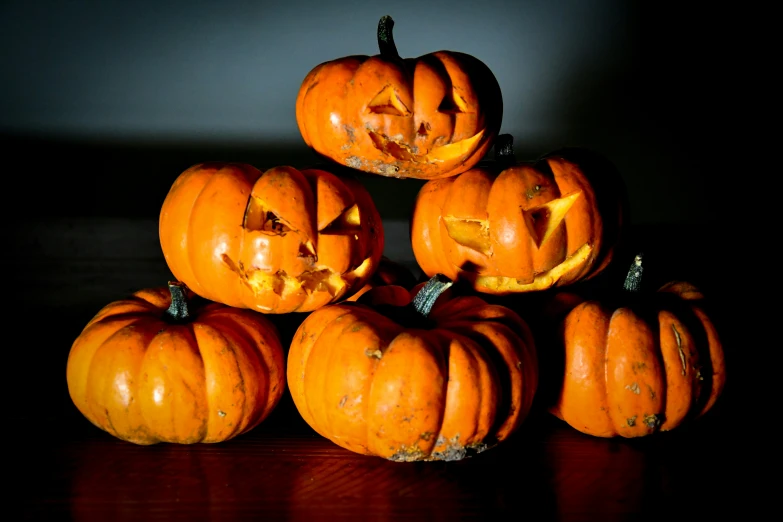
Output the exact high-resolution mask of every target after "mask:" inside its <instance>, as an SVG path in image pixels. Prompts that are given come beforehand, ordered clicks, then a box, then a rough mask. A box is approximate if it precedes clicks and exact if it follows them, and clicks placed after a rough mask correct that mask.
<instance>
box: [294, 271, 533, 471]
mask: <svg viewBox="0 0 783 522" xmlns="http://www.w3.org/2000/svg"><path fill="white" fill-rule="evenodd" d="M450 285H451V282H450V281H448V279H446V278H443V277H442V276H440V275H438V276H436V277H433V278H432V279H431V280H430V281H429V282H428V283H427V284H426V285H424V287H422V288H421V289H420V291H418V292H417V293H416V294H415V296H412V295H411V294H410V293H407V291H406V290H404V289H402V288H401V287H394V286H393V285H390V286H381V287H378V288H376V289H373V290H371V291H370V292H367V293H366V294H365V295H364V296H362V297H361V298H360V299H359V301H357V302H355V303H354V302H350V303H340V304H335V305H327V306H325V307H323V308H320V309H318V310H316V311H314V312H312V313H311V314H310V315H309V316H308V317H307V318H306V319H305V320H304V321H303V322H302V324H301V325H300V327H299V329H298V331H297V332H296V334H295V335H294V339H293V342H292V343H291V347H290V349H289V354H288V370H287V375H288V386H289V390H290V392H291V396H292V398H293V400H294V404H295V405H296V407H297V409H298V410H299V413H300V414H301V416H302V418H303V419H304V420H305V421H306V422H307V423H308V424H309V425H310V426H311V427H312V428H313V429H314V430H315V431H316V432H317V433H319V434H321V435H322V436H324V437H326V438H327V439H329V440H331V441H332V442H334V443H335V444H338V445H339V446H342V447H343V448H346V449H348V450H351V451H354V452H356V453H360V454H365V455H374V456H379V457H383V458H386V459H389V460H393V461H428V460H460V459H462V458H465V457H466V456H470V455H473V454H474V453H476V452H480V451H483V450H485V449H487V448H490V447H493V446H494V445H496V444H498V443H499V442H500V441H503V440H505V439H506V438H507V437H508V436H509V435H510V434H512V433H513V432H514V431H515V430H516V429H517V428H518V427H519V426H520V425H521V424H522V422H523V421H524V420H525V418H526V417H527V415H528V413H529V411H530V408H531V404H532V401H533V397H534V394H535V392H536V388H537V385H538V359H537V354H536V350H535V345H534V341H533V338H532V335H531V333H530V329H529V327H528V325H527V323H525V321H524V320H523V319H522V318H521V317H520V316H519V315H517V314H516V313H515V312H513V311H512V310H511V309H509V308H506V307H503V306H499V305H489V304H487V303H485V302H484V301H483V300H482V299H480V298H479V297H477V296H457V297H453V298H449V296H447V295H443V292H444V291H445V290H447V289H448V287H449V286H450ZM392 288H397V289H398V290H400V291H401V292H402V293H407V301H402V302H401V301H399V300H398V299H396V298H398V297H399V296H400V295H401V293H399V292H398V293H390V292H388V291H389V290H390V289H392ZM376 291H377V292H376ZM389 297H392V298H393V299H387V298H389ZM395 297H396V298H395ZM365 302H367V303H371V305H366V304H363V303H365ZM433 303H434V305H433Z"/></svg>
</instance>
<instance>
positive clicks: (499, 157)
mask: <svg viewBox="0 0 783 522" xmlns="http://www.w3.org/2000/svg"><path fill="white" fill-rule="evenodd" d="M495 160H496V161H503V162H512V163H513V162H514V137H513V136H512V135H511V134H499V135H498V137H497V138H495Z"/></svg>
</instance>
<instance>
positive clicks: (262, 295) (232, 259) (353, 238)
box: [160, 163, 384, 314]
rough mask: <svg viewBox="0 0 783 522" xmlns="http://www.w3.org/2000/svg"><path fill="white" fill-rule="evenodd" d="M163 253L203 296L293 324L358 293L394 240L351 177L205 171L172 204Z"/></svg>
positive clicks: (189, 176)
mask: <svg viewBox="0 0 783 522" xmlns="http://www.w3.org/2000/svg"><path fill="white" fill-rule="evenodd" d="M160 244H161V247H162V250H163V254H164V256H165V258H166V262H167V263H168V266H169V268H170V270H171V272H172V273H173V274H174V276H175V277H176V278H177V279H179V280H181V281H183V282H184V283H186V284H187V285H188V286H189V287H190V288H191V289H192V290H193V291H194V292H196V293H197V294H198V295H200V296H202V297H205V298H207V299H210V300H212V301H217V302H220V303H224V304H227V305H229V306H234V307H241V308H251V309H254V310H257V311H259V312H263V313H274V314H283V313H288V312H308V311H312V310H315V309H316V308H318V307H320V306H323V305H325V304H327V303H330V302H333V301H334V302H336V301H339V300H342V299H344V298H345V297H347V296H350V295H352V294H353V293H354V292H356V291H358V290H359V289H360V288H361V287H362V286H364V283H365V282H366V281H367V280H368V279H369V278H370V276H371V275H372V274H373V272H374V271H375V270H376V268H377V266H378V262H379V260H380V257H381V254H382V252H383V244H384V236H383V225H382V223H381V219H380V216H379V214H378V211H377V209H376V207H375V204H374V203H373V201H372V199H371V197H370V195H369V193H368V192H367V191H366V189H365V188H364V187H363V186H362V185H361V184H360V183H359V182H358V181H356V180H355V179H352V178H350V177H348V176H340V177H338V176H337V175H335V174H332V173H330V172H327V171H325V170H321V169H306V170H302V171H299V170H297V169H294V168H292V167H287V166H282V167H275V168H271V169H269V170H266V171H264V172H262V171H260V170H258V169H256V168H255V167H252V166H250V165H245V164H231V163H204V164H199V165H194V166H193V167H191V168H189V169H188V170H186V171H185V172H183V173H182V174H180V176H179V177H178V178H177V180H176V181H175V182H174V184H173V185H172V187H171V190H170V191H169V193H168V195H167V196H166V199H165V201H164V202H163V206H162V209H161V213H160Z"/></svg>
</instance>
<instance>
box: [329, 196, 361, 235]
mask: <svg viewBox="0 0 783 522" xmlns="http://www.w3.org/2000/svg"><path fill="white" fill-rule="evenodd" d="M361 225H362V223H361V216H360V215H359V205H358V204H357V205H353V206H351V207H348V208H347V209H346V210H345V212H343V213H342V214H340V215H339V216H337V218H336V219H335V220H334V221H332V222H331V223H329V224H328V225H326V227H325V228H324V229H323V230H321V231H320V233H321V234H342V235H347V234H353V233H355V232H356V231H357V230H358V229H359V228H361Z"/></svg>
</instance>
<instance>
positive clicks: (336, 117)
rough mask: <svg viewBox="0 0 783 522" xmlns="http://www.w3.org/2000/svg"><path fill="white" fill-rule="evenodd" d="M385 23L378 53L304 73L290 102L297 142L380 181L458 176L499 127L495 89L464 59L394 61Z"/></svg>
mask: <svg viewBox="0 0 783 522" xmlns="http://www.w3.org/2000/svg"><path fill="white" fill-rule="evenodd" d="M384 24H386V25H384ZM391 25H393V22H392V21H391V19H390V18H388V17H384V18H382V19H381V22H380V24H379V46H380V49H381V53H380V54H378V55H375V56H366V55H363V56H348V57H343V58H339V59H335V60H331V61H328V62H324V63H321V64H319V65H317V66H316V67H314V68H313V69H312V70H311V71H310V72H309V73H308V74H307V76H306V77H305V79H304V80H303V81H302V84H301V87H300V89H299V93H298V96H297V99H296V121H297V124H298V126H299V131H300V133H301V135H302V138H303V139H304V141H305V143H306V144H307V145H308V146H309V147H311V148H312V149H313V150H315V151H316V152H317V153H319V154H320V155H322V156H325V157H327V158H329V159H331V160H332V161H335V162H337V163H340V164H341V165H346V166H348V167H351V168H353V169H357V170H361V171H364V172H368V173H372V174H379V175H381V176H389V177H396V178H416V179H437V178H443V177H448V176H453V175H455V174H458V173H460V172H464V171H465V170H467V169H469V168H470V167H472V166H473V165H475V164H476V163H477V162H478V161H480V160H481V159H482V157H483V156H484V155H485V154H486V153H487V151H488V150H489V149H490V147H491V146H492V143H493V141H494V139H495V137H496V136H497V133H498V131H499V129H500V125H501V121H502V115H503V101H502V95H501V91H500V86H499V85H498V82H497V80H496V78H495V76H494V75H493V74H492V72H491V71H490V69H489V68H488V67H487V66H486V65H485V64H484V63H483V62H481V61H480V60H478V59H476V58H475V57H473V56H470V55H468V54H464V53H459V52H451V51H438V52H433V53H429V54H426V55H423V56H420V57H418V58H406V59H402V58H400V57H399V55H398V54H397V50H396V48H395V47H394V43H393V40H392V38H391Z"/></svg>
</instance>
